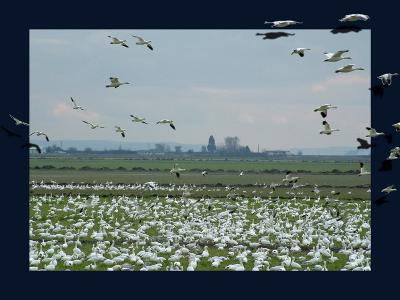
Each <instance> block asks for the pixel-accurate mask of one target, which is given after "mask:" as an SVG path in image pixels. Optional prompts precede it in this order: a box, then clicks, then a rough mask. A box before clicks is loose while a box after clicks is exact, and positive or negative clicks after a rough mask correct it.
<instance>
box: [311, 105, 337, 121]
mask: <svg viewBox="0 0 400 300" xmlns="http://www.w3.org/2000/svg"><path fill="white" fill-rule="evenodd" d="M333 108H337V106H333V105H332V104H324V105H321V106H320V107H318V108H316V109H314V112H317V111H319V112H321V116H322V117H323V118H326V116H327V115H328V109H333Z"/></svg>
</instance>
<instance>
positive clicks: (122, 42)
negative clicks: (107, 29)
mask: <svg viewBox="0 0 400 300" xmlns="http://www.w3.org/2000/svg"><path fill="white" fill-rule="evenodd" d="M108 37H109V38H110V39H111V42H110V44H113V45H121V46H123V47H125V48H129V46H128V45H127V44H126V40H120V39H119V38H116V37H114V36H111V35H108Z"/></svg>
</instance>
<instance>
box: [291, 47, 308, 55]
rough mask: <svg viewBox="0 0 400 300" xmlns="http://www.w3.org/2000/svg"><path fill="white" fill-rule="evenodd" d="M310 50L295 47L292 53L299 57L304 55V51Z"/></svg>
mask: <svg viewBox="0 0 400 300" xmlns="http://www.w3.org/2000/svg"><path fill="white" fill-rule="evenodd" d="M306 50H311V49H310V48H296V49H294V50H293V52H292V54H291V55H293V54H298V55H299V56H300V57H304V51H306Z"/></svg>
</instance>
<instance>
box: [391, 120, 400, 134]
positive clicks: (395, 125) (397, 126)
mask: <svg viewBox="0 0 400 300" xmlns="http://www.w3.org/2000/svg"><path fill="white" fill-rule="evenodd" d="M392 126H393V127H394V129H395V130H396V131H397V132H400V122H398V123H396V124H393V125H392Z"/></svg>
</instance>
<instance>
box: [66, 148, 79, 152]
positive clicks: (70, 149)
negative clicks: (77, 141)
mask: <svg viewBox="0 0 400 300" xmlns="http://www.w3.org/2000/svg"><path fill="white" fill-rule="evenodd" d="M67 152H68V153H76V152H78V149H76V148H75V147H69V148H68V149H67Z"/></svg>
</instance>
